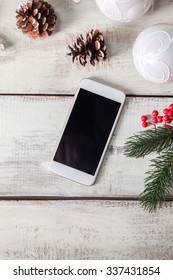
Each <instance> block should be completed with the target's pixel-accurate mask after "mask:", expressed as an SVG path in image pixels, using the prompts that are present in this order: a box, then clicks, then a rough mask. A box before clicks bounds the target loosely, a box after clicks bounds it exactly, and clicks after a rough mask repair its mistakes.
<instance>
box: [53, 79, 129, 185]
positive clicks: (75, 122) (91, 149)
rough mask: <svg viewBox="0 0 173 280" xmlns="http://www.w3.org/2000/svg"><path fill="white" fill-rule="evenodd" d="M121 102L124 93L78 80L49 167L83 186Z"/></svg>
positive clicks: (92, 177) (106, 141)
mask: <svg viewBox="0 0 173 280" xmlns="http://www.w3.org/2000/svg"><path fill="white" fill-rule="evenodd" d="M124 102H125V94H124V93H123V92H121V91H119V90H116V89H113V88H110V87H108V86H105V85H102V84H100V83H97V82H94V81H92V80H89V79H84V80H82V82H81V84H80V88H79V90H78V92H77V94H76V96H75V98H74V103H73V105H72V108H71V110H70V113H69V115H68V117H67V120H66V122H65V125H64V128H63V131H62V134H61V136H60V140H59V143H58V148H57V149H56V152H55V154H54V157H53V161H52V162H51V163H50V170H51V171H52V172H54V173H56V174H58V175H60V176H63V177H66V178H68V179H71V180H73V181H76V182H78V183H81V184H84V185H92V184H93V183H94V182H95V180H96V177H97V174H98V171H99V168H100V166H101V163H102V161H103V158H104V155H105V152H106V149H107V147H108V144H109V142H110V139H111V136H112V134H113V131H114V129H115V126H116V124H117V121H118V118H119V116H120V112H121V110H122V107H123V104H124Z"/></svg>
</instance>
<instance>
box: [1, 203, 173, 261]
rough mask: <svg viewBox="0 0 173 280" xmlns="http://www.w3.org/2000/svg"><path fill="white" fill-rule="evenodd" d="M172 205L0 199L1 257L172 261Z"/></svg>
mask: <svg viewBox="0 0 173 280" xmlns="http://www.w3.org/2000/svg"><path fill="white" fill-rule="evenodd" d="M172 215H173V205H172V204H170V203H167V204H165V206H164V207H163V209H162V210H160V211H158V212H157V213H155V214H149V213H147V212H144V211H143V209H142V208H141V207H140V206H139V204H138V203H137V202H135V203H132V202H95V201H93V202H85V201H78V202H75V201H68V202H50V201H45V202H34V201H32V202H27V201H24V202H15V201H13V202H10V201H8V202H7V201H6V202H5V201H0V236H1V242H0V259H41V260H43V259H51V260H52V259H156V260H157V259H172V258H173V253H172V249H173V248H172V241H173V220H172Z"/></svg>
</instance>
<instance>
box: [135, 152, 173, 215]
mask: <svg viewBox="0 0 173 280" xmlns="http://www.w3.org/2000/svg"><path fill="white" fill-rule="evenodd" d="M151 162H152V164H151V167H152V170H150V171H149V172H147V173H146V174H148V177H147V178H146V179H145V181H144V182H145V190H144V191H143V192H142V193H141V195H140V200H141V204H142V206H143V207H144V209H146V210H148V211H149V212H154V211H156V210H157V209H158V208H160V207H161V206H162V204H163V201H164V199H165V195H167V194H170V192H171V191H172V190H173V150H169V151H167V152H162V153H161V154H160V155H159V156H158V157H157V158H156V159H154V160H151Z"/></svg>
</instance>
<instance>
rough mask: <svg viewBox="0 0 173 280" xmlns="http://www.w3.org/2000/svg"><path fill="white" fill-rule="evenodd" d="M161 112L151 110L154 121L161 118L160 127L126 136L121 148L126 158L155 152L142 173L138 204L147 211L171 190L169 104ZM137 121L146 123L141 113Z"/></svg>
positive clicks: (172, 156)
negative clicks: (144, 176) (141, 187)
mask: <svg viewBox="0 0 173 280" xmlns="http://www.w3.org/2000/svg"><path fill="white" fill-rule="evenodd" d="M163 113H164V116H163V117H162V116H159V112H158V111H157V110H154V111H153V112H152V117H153V118H156V119H157V123H158V122H159V119H160V121H161V122H162V121H164V126H163V127H156V125H155V126H154V128H153V129H148V130H146V131H141V132H139V133H138V134H136V135H134V136H132V137H130V138H129V139H128V140H127V142H126V143H125V147H124V154H125V155H126V156H128V157H134V158H144V157H145V156H146V155H148V154H150V153H152V152H156V153H157V154H158V156H157V157H156V158H155V159H152V160H151V165H150V167H151V170H150V171H148V172H147V173H146V175H147V177H146V178H145V180H144V184H145V189H144V191H143V192H142V193H141V195H140V200H141V204H142V206H143V207H144V208H145V209H146V210H148V211H149V212H153V211H156V210H157V209H158V208H160V207H161V206H162V204H163V202H164V200H165V197H166V195H169V194H170V192H171V191H172V190H173V127H172V126H170V125H168V124H169V123H171V122H172V119H173V117H172V115H173V104H170V106H169V108H165V109H164V110H163ZM165 113H166V114H165ZM168 119H169V122H168V121H167V120H168ZM141 120H142V122H143V123H142V126H143V127H145V125H146V126H147V125H148V124H147V121H148V117H147V116H145V115H143V116H142V117H141ZM153 123H154V122H153Z"/></svg>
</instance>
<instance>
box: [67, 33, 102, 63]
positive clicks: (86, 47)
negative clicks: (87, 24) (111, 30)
mask: <svg viewBox="0 0 173 280" xmlns="http://www.w3.org/2000/svg"><path fill="white" fill-rule="evenodd" d="M68 47H69V49H70V50H71V52H70V53H69V54H68V55H70V56H72V61H73V62H74V61H75V60H78V59H79V62H80V64H81V65H82V66H85V65H86V64H87V61H88V60H89V61H90V63H91V64H92V65H93V66H95V61H98V62H99V61H100V60H103V59H106V58H107V53H106V44H105V41H104V37H103V35H102V33H100V31H99V30H95V31H93V30H91V32H88V33H87V34H86V39H84V38H83V36H82V35H80V36H79V37H77V40H76V42H74V43H73V45H72V46H68Z"/></svg>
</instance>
